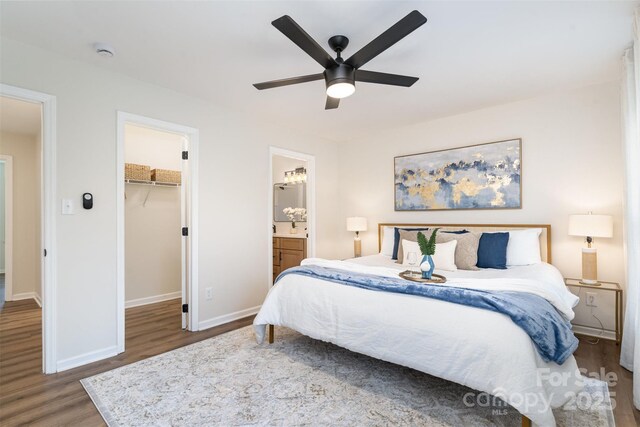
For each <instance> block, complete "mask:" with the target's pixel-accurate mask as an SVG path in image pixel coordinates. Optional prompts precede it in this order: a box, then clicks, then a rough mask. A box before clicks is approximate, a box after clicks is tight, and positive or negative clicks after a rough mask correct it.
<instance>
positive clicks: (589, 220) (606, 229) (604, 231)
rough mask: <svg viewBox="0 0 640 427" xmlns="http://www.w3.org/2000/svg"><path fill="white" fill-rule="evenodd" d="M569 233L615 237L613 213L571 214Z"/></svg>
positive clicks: (572, 234)
mask: <svg viewBox="0 0 640 427" xmlns="http://www.w3.org/2000/svg"><path fill="white" fill-rule="evenodd" d="M569 235H570V236H584V237H587V236H588V237H613V217H611V215H569Z"/></svg>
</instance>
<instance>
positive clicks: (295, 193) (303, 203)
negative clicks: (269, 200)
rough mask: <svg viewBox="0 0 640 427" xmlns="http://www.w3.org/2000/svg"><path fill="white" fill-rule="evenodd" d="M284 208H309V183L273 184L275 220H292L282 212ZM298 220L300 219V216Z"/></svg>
mask: <svg viewBox="0 0 640 427" xmlns="http://www.w3.org/2000/svg"><path fill="white" fill-rule="evenodd" d="M284 208H305V209H306V208H307V184H305V183H301V184H284V183H279V184H274V185H273V220H274V221H275V222H289V221H291V220H290V219H289V218H288V217H287V216H286V215H285V214H284V212H282V210H283V209H284ZM296 220H297V221H300V218H296Z"/></svg>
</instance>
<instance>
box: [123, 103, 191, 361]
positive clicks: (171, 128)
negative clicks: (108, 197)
mask: <svg viewBox="0 0 640 427" xmlns="http://www.w3.org/2000/svg"><path fill="white" fill-rule="evenodd" d="M126 124H132V125H136V126H143V127H148V128H151V129H155V130H159V131H166V132H172V133H178V134H184V135H185V136H186V137H187V139H188V145H189V150H188V151H189V160H188V165H189V166H188V168H187V174H186V185H185V186H184V187H183V191H182V192H181V193H182V195H183V197H184V198H185V199H186V203H184V205H185V206H186V207H187V209H186V212H185V218H184V220H185V223H184V224H182V226H183V227H185V226H186V227H188V228H189V235H188V237H187V238H186V245H185V239H182V241H183V250H184V249H186V254H184V255H183V257H182V260H183V261H184V256H185V255H186V256H187V265H186V266H184V265H183V268H182V276H183V280H184V281H185V283H184V284H183V286H182V293H183V301H184V300H185V299H186V300H187V304H189V312H188V316H187V317H188V328H187V329H188V330H190V331H197V330H198V295H199V293H198V148H199V130H198V129H196V128H192V127H188V126H183V125H180V124H176V123H170V122H166V121H163V120H157V119H152V118H149V117H145V116H140V115H137V114H131V113H127V112H124V111H118V112H117V136H116V140H117V141H116V163H117V167H116V212H117V215H116V234H117V236H116V241H117V261H116V282H117V284H116V310H117V313H116V314H117V316H116V324H117V325H116V328H117V347H118V353H122V352H124V350H125V348H124V344H125V227H124V225H125V214H124V194H125V188H124V143H125V135H124V130H125V125H126ZM183 165H184V164H183ZM181 209H182V207H181ZM178 232H180V230H176V233H178ZM183 253H184V252H183ZM185 275H186V277H185ZM185 293H186V295H185ZM185 297H186V298H185Z"/></svg>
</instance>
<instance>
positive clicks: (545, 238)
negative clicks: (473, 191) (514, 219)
mask: <svg viewBox="0 0 640 427" xmlns="http://www.w3.org/2000/svg"><path fill="white" fill-rule="evenodd" d="M383 227H425V228H435V227H439V228H441V229H442V230H462V229H464V230H469V231H476V232H484V231H508V230H523V229H526V228H541V229H542V233H540V257H541V258H542V261H544V262H548V263H549V264H551V226H550V225H549V224H397V223H387V224H384V223H381V224H378V251H380V248H381V247H382V230H383Z"/></svg>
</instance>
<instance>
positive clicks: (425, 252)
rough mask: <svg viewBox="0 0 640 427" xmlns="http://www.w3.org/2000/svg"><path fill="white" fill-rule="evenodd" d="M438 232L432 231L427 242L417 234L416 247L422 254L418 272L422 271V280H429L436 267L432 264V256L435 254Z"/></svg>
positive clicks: (421, 235)
mask: <svg viewBox="0 0 640 427" xmlns="http://www.w3.org/2000/svg"><path fill="white" fill-rule="evenodd" d="M438 230H439V228H436V229H435V230H433V233H431V237H429V240H427V238H426V237H425V235H424V234H423V233H422V232H421V231H419V232H418V246H419V247H420V252H422V261H421V262H420V270H422V278H423V279H431V276H432V275H433V270H435V268H436V265H435V263H434V262H433V255H434V254H435V253H436V234H437V233H438Z"/></svg>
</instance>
